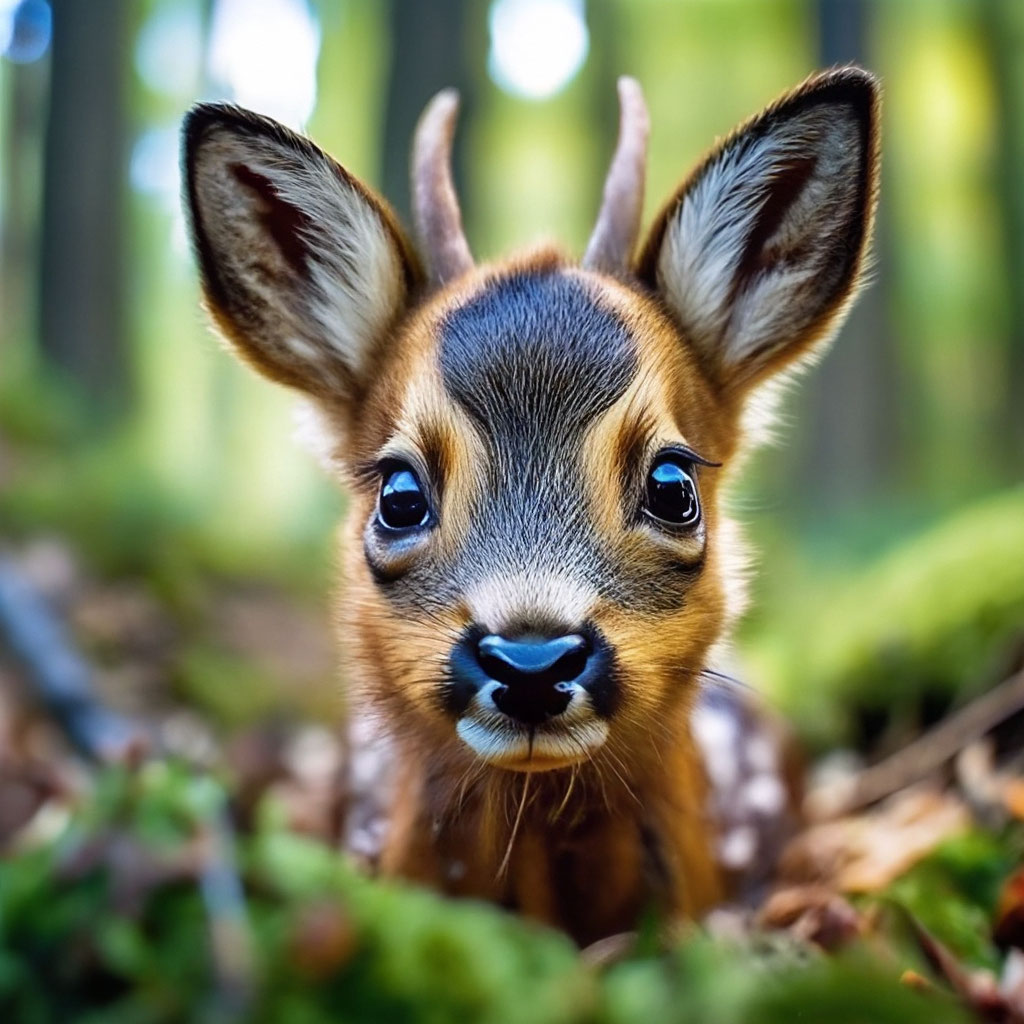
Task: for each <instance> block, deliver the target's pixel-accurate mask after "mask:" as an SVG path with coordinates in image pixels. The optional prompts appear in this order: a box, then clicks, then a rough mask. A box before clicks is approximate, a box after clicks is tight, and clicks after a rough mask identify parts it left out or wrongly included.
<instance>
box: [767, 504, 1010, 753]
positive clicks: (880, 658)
mask: <svg viewBox="0 0 1024 1024" xmlns="http://www.w3.org/2000/svg"><path fill="white" fill-rule="evenodd" d="M1022 641H1024V488H1018V489H1015V490H1013V491H1010V492H1007V493H1004V494H1001V495H998V496H996V497H994V498H991V499H988V500H986V501H983V502H980V503H978V504H977V505H974V506H972V507H970V508H968V509H967V510H965V511H961V512H958V513H956V514H955V515H952V516H950V517H949V518H948V519H946V520H944V521H943V522H941V523H940V524H938V525H937V526H934V527H932V528H930V529H927V530H925V531H924V532H922V533H920V534H919V535H917V536H915V537H914V538H912V539H911V540H909V541H907V542H905V543H903V544H902V545H900V546H899V547H897V548H895V549H894V550H892V551H890V552H889V553H887V554H886V555H884V556H883V557H881V558H880V559H879V560H878V561H877V562H874V563H869V564H867V565H865V566H864V567H863V569H862V570H861V571H859V572H858V573H856V575H855V576H854V578H852V579H851V580H850V581H849V582H848V583H846V584H845V585H840V586H836V587H834V588H830V589H829V592H827V593H826V592H822V593H816V594H813V595H811V600H810V601H809V602H808V603H807V604H805V606H804V607H802V608H800V609H797V610H796V611H794V612H788V611H783V612H782V613H780V614H779V615H778V616H777V617H775V618H774V619H773V618H772V617H770V616H766V618H765V620H764V622H763V623H762V628H761V630H760V631H759V635H758V636H756V637H754V638H752V640H751V643H750V644H749V653H750V659H751V664H752V666H753V674H754V675H755V676H756V677H757V678H758V680H759V681H761V680H763V681H765V682H766V683H767V685H768V688H769V689H770V691H771V693H772V695H773V696H774V697H775V699H777V701H778V702H779V703H780V704H781V706H782V707H783V709H784V711H785V712H786V713H787V714H788V715H790V716H791V717H792V719H793V720H794V722H795V723H796V725H797V727H798V729H800V731H801V732H802V733H803V734H804V735H805V737H806V738H807V739H808V740H809V741H810V742H811V743H812V744H820V745H831V744H835V743H837V742H852V741H855V740H856V739H857V729H858V723H857V716H858V714H860V713H861V712H862V711H864V710H865V709H866V710H867V711H868V712H870V711H872V710H874V709H877V710H879V711H881V712H882V713H883V714H884V716H885V717H887V718H888V719H889V720H890V721H895V722H899V720H900V719H901V718H902V719H904V720H913V719H916V718H918V717H920V715H921V714H922V709H923V713H924V714H925V715H926V716H927V715H928V709H927V704H928V703H929V702H931V703H933V704H937V705H938V707H939V709H940V710H943V709H944V706H945V705H946V704H953V703H957V702H958V701H962V700H964V699H966V698H967V697H969V696H970V695H972V694H974V693H977V692H979V691H981V690H983V689H984V688H986V687H987V686H990V685H992V684H993V683H995V682H998V681H999V679H1000V678H1001V676H1002V674H1003V673H1005V672H1007V671H1009V670H1010V668H1011V667H1012V660H1013V656H1014V652H1015V651H1019V649H1020V645H1021V643H1022Z"/></svg>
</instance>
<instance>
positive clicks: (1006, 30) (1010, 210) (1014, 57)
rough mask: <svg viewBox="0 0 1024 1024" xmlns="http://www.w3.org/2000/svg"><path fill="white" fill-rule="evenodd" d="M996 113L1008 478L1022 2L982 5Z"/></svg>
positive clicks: (1022, 304) (1020, 174)
mask: <svg viewBox="0 0 1024 1024" xmlns="http://www.w3.org/2000/svg"><path fill="white" fill-rule="evenodd" d="M983 13H984V25H985V31H986V35H987V47H988V51H989V55H990V59H991V62H992V72H993V77H994V80H995V91H996V104H997V112H998V115H999V116H998V120H997V124H998V131H997V134H996V142H997V146H998V149H997V155H996V160H997V167H996V173H997V182H998V184H997V187H998V189H999V201H1000V207H1001V212H1002V214H1003V250H1004V255H1003V260H1004V262H1003V266H1004V268H1005V274H1006V284H1007V300H1008V303H1009V323H1008V325H1007V338H1006V348H1005V353H1006V355H1005V376H1004V381H1005V383H1004V385H1003V391H1002V394H1001V395H1000V409H999V422H998V429H999V432H1000V434H1001V436H1002V441H1003V448H1004V451H1005V452H1006V469H1007V470H1008V471H1009V474H1010V476H1011V478H1012V477H1015V476H1017V475H1019V474H1020V473H1021V471H1022V470H1024V401H1022V399H1024V185H1022V182H1024V58H1022V54H1024V4H1021V3H1020V0H992V2H990V3H987V4H984V5H983Z"/></svg>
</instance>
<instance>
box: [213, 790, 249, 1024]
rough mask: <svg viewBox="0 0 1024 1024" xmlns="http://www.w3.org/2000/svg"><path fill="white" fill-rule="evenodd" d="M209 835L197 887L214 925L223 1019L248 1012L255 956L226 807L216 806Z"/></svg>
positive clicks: (239, 1017)
mask: <svg viewBox="0 0 1024 1024" xmlns="http://www.w3.org/2000/svg"><path fill="white" fill-rule="evenodd" d="M205 839H206V854H205V856H204V857H203V860H202V867H201V869H200V874H199V890H200V892H201V893H202V897H203V905H204V907H205V908H206V916H207V919H208V921H209V924H210V951H211V954H212V959H213V966H214V975H215V978H216V986H217V987H216V991H215V999H216V1015H217V1017H218V1019H221V1020H225V1021H238V1020H242V1019H244V1018H245V1017H246V1015H247V1013H248V1011H249V1009H250V1008H251V1006H252V1002H253V999H254V996H255V984H254V976H253V970H254V956H253V948H252V931H251V928H250V924H249V915H248V911H247V909H246V902H245V891H244V889H243V886H242V879H241V876H240V875H239V872H238V857H237V852H236V843H235V833H234V828H233V826H232V824H231V816H230V814H229V813H228V809H227V807H225V806H222V807H220V808H218V812H217V814H216V815H215V817H214V818H213V819H212V820H211V822H210V823H209V830H208V831H207V832H206V835H205Z"/></svg>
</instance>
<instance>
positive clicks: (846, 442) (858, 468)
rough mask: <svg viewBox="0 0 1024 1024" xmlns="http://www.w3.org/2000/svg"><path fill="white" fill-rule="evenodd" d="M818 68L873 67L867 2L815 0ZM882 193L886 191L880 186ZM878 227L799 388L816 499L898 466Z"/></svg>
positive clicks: (841, 494)
mask: <svg viewBox="0 0 1024 1024" xmlns="http://www.w3.org/2000/svg"><path fill="white" fill-rule="evenodd" d="M815 7H816V13H817V18H818V56H819V61H818V63H819V65H820V66H821V67H829V66H831V65H833V64H845V63H849V62H851V61H852V62H856V63H858V64H862V65H864V66H866V67H870V66H871V63H870V59H869V55H868V38H869V20H870V13H871V10H872V5H871V4H869V3H866V2H864V0H816V4H815ZM882 194H883V195H884V194H885V189H884V185H883V190H882ZM879 212H880V216H879V220H878V224H877V227H876V232H875V243H874V254H875V257H876V263H875V267H876V270H875V273H874V274H873V277H874V278H875V280H874V282H873V283H872V284H871V286H870V287H869V288H868V289H867V290H866V291H865V292H864V293H863V294H862V295H861V297H860V299H859V300H858V301H857V304H856V306H855V307H854V309H853V312H852V314H851V315H850V318H849V320H848V321H847V323H846V326H845V327H844V328H843V330H842V332H841V336H840V339H839V343H838V344H837V345H836V346H835V348H834V349H833V350H832V351H831V352H830V353H829V355H828V356H827V357H826V358H825V360H824V362H823V363H822V365H821V367H820V368H819V370H818V371H817V373H816V374H815V375H814V380H813V381H812V382H810V386H808V387H807V388H806V389H805V391H804V398H803V402H804V410H805V411H804V412H803V413H802V416H803V419H802V421H801V423H800V426H799V427H798V428H797V431H796V435H797V438H798V439H800V440H799V441H798V444H800V447H801V453H802V467H801V475H803V477H804V480H803V487H801V488H800V492H801V493H802V494H804V495H807V494H813V495H814V496H815V503H816V504H817V503H821V504H824V505H825V506H832V507H838V506H848V505H851V504H852V505H855V504H858V503H860V502H863V501H864V500H865V499H867V498H868V497H869V496H870V495H872V494H874V493H877V492H878V491H879V490H880V489H881V488H882V486H883V485H884V484H885V483H886V481H887V479H888V478H890V476H891V475H892V472H893V468H894V467H895V466H896V465H897V460H898V449H899V429H900V424H899V419H898V413H897V411H898V403H897V394H898V387H899V382H898V374H899V365H898V360H897V353H896V351H895V345H894V339H893V338H892V336H891V329H890V326H889V324H888V322H887V318H886V313H885V309H886V295H885V267H886V264H887V263H888V260H887V259H886V244H885V242H886V231H885V217H884V210H881V211H879Z"/></svg>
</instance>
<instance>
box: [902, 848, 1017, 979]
mask: <svg viewBox="0 0 1024 1024" xmlns="http://www.w3.org/2000/svg"><path fill="white" fill-rule="evenodd" d="M1022 859H1024V834H1022V833H1021V832H1020V830H1019V829H1017V830H1014V831H1011V832H1010V833H1009V834H1008V835H1006V836H1004V837H996V836H991V835H987V834H985V833H981V832H969V833H967V834H966V835H963V836H960V837H958V838H956V839H951V840H949V841H947V842H945V843H943V844H942V845H941V846H940V847H939V848H938V849H936V850H935V851H934V852H933V853H932V854H930V855H929V856H928V857H926V858H925V859H924V860H923V861H921V862H920V863H919V864H917V865H915V866H914V867H913V868H911V870H910V871H909V872H907V874H906V875H904V876H903V877H902V878H900V879H897V881H896V882H894V883H893V885H892V886H891V887H890V888H889V893H888V895H889V896H890V897H891V898H892V899H893V900H894V901H895V902H896V903H897V904H899V905H900V906H902V907H904V908H906V909H907V910H909V911H910V912H911V913H912V914H913V915H914V917H915V918H917V920H919V921H920V922H921V924H923V925H924V927H925V928H927V929H928V931H929V932H930V933H931V934H932V935H934V936H935V937H936V938H937V939H938V940H939V941H940V942H942V943H943V944H944V945H946V946H948V947H949V949H950V950H951V951H952V952H953V953H954V954H956V955H957V956H958V957H960V958H962V959H963V960H965V961H967V962H969V963H971V964H974V965H975V966H978V967H988V968H996V967H997V965H998V962H999V955H998V952H997V950H996V948H995V945H994V943H993V941H992V934H991V923H990V922H991V921H992V919H993V916H994V914H995V910H996V904H997V901H998V897H999V890H1000V886H1001V885H1002V883H1003V881H1004V880H1005V879H1006V878H1007V877H1008V876H1009V875H1010V873H1011V872H1012V871H1013V869H1014V868H1015V867H1016V866H1017V865H1018V864H1020V863H1021V861H1022Z"/></svg>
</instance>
